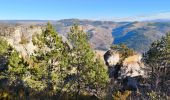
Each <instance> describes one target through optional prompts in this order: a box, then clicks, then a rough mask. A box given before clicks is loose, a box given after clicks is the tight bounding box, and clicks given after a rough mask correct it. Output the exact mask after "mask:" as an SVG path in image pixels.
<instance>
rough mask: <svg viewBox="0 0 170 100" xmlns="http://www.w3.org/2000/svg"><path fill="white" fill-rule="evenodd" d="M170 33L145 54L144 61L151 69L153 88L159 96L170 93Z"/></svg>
mask: <svg viewBox="0 0 170 100" xmlns="http://www.w3.org/2000/svg"><path fill="white" fill-rule="evenodd" d="M169 58H170V33H167V34H166V36H163V37H162V38H161V39H160V40H157V41H155V42H153V43H152V44H151V47H150V49H149V50H148V51H147V52H146V53H145V54H144V61H145V62H146V64H147V65H148V68H150V69H151V78H150V79H151V80H150V81H151V84H152V88H153V89H154V90H155V91H156V92H158V91H160V90H161V91H162V92H161V93H159V94H163V93H168V91H170V90H168V89H167V87H168V85H167V82H168V81H169V80H170V79H169V77H170V70H169V64H170V61H169Z"/></svg>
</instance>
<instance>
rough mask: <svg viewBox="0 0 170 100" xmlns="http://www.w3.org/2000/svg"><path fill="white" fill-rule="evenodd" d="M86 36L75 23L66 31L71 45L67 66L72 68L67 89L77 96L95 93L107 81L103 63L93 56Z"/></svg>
mask: <svg viewBox="0 0 170 100" xmlns="http://www.w3.org/2000/svg"><path fill="white" fill-rule="evenodd" d="M87 38H88V37H87V34H86V33H85V32H84V31H83V30H82V29H81V28H80V27H79V26H77V25H75V26H73V27H72V28H71V29H70V33H68V39H69V41H70V43H71V44H72V46H73V48H72V49H71V52H70V54H69V55H70V58H72V59H70V64H69V67H70V69H74V72H73V73H70V75H69V76H70V77H69V78H70V81H69V86H68V87H69V89H68V90H70V92H71V93H76V94H75V95H77V96H78V95H81V94H83V93H93V94H95V95H97V94H98V90H100V89H101V90H102V89H103V88H104V87H105V86H106V83H107V81H108V76H107V71H106V69H105V68H104V64H103V63H101V60H99V59H98V58H96V57H95V54H94V51H93V50H92V49H91V48H90V44H89V42H88V40H87ZM101 90H100V91H101Z"/></svg>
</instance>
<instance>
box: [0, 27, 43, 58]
mask: <svg viewBox="0 0 170 100" xmlns="http://www.w3.org/2000/svg"><path fill="white" fill-rule="evenodd" d="M10 29H11V30H13V31H10V30H9V26H8V27H7V29H4V31H2V32H5V33H1V36H3V35H2V34H7V33H9V34H8V36H3V37H4V38H5V39H6V40H7V41H8V43H9V44H10V45H11V46H13V47H14V48H15V49H16V50H17V51H19V52H20V53H21V55H22V56H29V55H31V54H32V53H33V52H34V50H35V49H36V47H35V46H34V45H33V43H32V36H33V35H35V34H40V33H42V30H43V29H42V27H40V26H34V27H30V26H23V25H22V26H11V27H10Z"/></svg>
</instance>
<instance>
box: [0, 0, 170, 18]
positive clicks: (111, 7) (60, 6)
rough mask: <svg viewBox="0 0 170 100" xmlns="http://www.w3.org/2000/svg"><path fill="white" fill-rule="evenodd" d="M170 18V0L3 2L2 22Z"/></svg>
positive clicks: (1, 8)
mask: <svg viewBox="0 0 170 100" xmlns="http://www.w3.org/2000/svg"><path fill="white" fill-rule="evenodd" d="M67 18H80V19H94V20H95V19H103V20H134V19H136V20H137V19H143V18H151V19H152V18H155V19H156V18H157V19H159V18H170V0H0V19H1V20H3V19H18V20H19V19H31V20H33V19H40V20H59V19H67Z"/></svg>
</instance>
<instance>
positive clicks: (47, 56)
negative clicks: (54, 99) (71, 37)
mask: <svg viewBox="0 0 170 100" xmlns="http://www.w3.org/2000/svg"><path fill="white" fill-rule="evenodd" d="M33 43H34V45H36V46H37V47H38V49H37V50H36V51H35V53H34V55H32V56H31V60H30V63H31V67H30V68H29V71H30V76H31V78H29V80H28V83H29V85H30V87H32V88H33V89H35V90H37V91H42V90H46V93H47V95H48V96H50V95H55V94H56V93H57V92H58V91H59V90H61V88H62V86H63V84H64V77H65V70H66V66H67V65H68V60H67V51H68V49H69V46H68V45H67V43H64V42H63V41H62V38H61V37H60V36H58V33H56V31H55V29H54V27H53V26H52V25H51V24H50V23H48V24H47V25H46V29H45V30H44V31H43V33H42V34H38V35H36V36H34V37H33ZM47 91H48V92H47Z"/></svg>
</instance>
